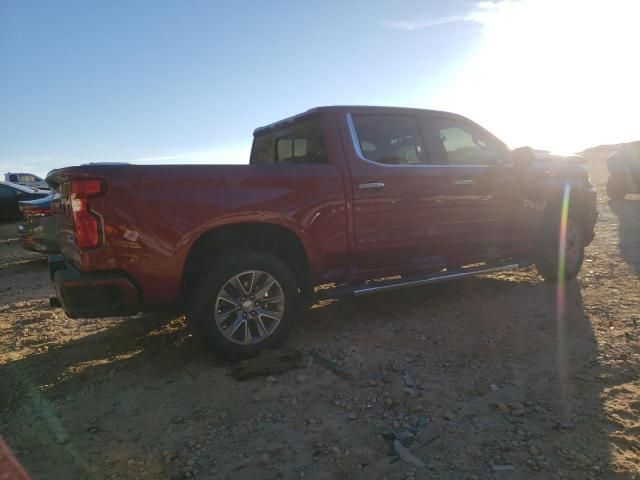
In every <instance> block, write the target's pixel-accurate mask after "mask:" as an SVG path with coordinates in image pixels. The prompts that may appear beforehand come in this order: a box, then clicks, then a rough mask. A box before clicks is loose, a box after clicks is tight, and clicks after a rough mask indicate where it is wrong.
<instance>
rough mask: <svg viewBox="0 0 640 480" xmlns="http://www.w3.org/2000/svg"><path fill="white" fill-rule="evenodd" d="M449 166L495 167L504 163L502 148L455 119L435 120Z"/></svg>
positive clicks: (481, 132)
mask: <svg viewBox="0 0 640 480" xmlns="http://www.w3.org/2000/svg"><path fill="white" fill-rule="evenodd" d="M434 124H435V128H436V129H437V132H436V133H437V135H438V136H439V137H440V141H441V142H442V147H443V149H444V153H445V157H446V160H447V161H448V163H449V164H450V165H496V164H500V163H504V162H505V157H504V149H503V147H502V146H501V145H500V144H499V143H498V142H497V141H496V140H495V139H493V138H491V136H489V135H487V134H486V133H485V132H483V131H482V130H479V129H477V128H474V127H473V126H472V125H466V124H464V123H462V122H458V121H456V120H455V119H454V120H449V119H435V120H434Z"/></svg>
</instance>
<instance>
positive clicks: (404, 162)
mask: <svg viewBox="0 0 640 480" xmlns="http://www.w3.org/2000/svg"><path fill="white" fill-rule="evenodd" d="M47 182H48V183H49V184H50V185H52V186H53V187H54V188H55V189H56V190H57V191H58V192H59V193H60V200H59V201H58V203H57V204H56V205H55V206H54V208H55V210H56V212H57V216H58V221H59V229H60V232H59V235H60V244H61V251H62V255H59V256H52V257H51V258H50V273H51V277H52V280H53V282H54V284H55V288H56V291H57V295H58V298H59V301H60V303H61V304H62V306H63V308H64V310H65V312H66V313H67V314H68V315H69V316H71V317H103V316H111V315H131V314H135V313H136V312H138V311H140V310H143V309H148V308H154V307H159V306H163V305H166V304H174V305H180V306H182V308H183V309H184V311H185V312H186V315H187V320H188V323H189V324H190V325H191V327H192V328H193V330H194V331H195V332H196V333H197V334H199V335H200V336H201V337H202V338H203V339H204V340H205V341H206V342H207V343H208V344H209V345H211V346H212V347H213V348H215V349H216V350H218V351H219V352H220V353H222V354H225V355H227V356H236V357H242V356H247V355H252V354H255V353H256V352H258V351H259V350H260V349H263V348H265V347H272V346H275V345H276V344H277V343H279V342H281V341H282V340H283V339H284V338H285V337H286V335H287V334H288V332H289V331H290V330H291V327H292V324H293V322H294V319H295V317H296V315H297V314H298V312H299V308H300V307H301V306H303V305H308V304H310V302H312V301H313V300H314V298H317V296H318V295H319V294H320V293H321V294H322V295H323V296H325V297H337V296H342V295H364V294H369V293H374V292H379V291H384V290H389V289H396V288H402V287H407V286H413V285H423V284H428V283H433V282H438V281H443V280H450V279H455V278H461V277H465V276H469V275H476V274H481V273H487V272H494V271H498V270H504V269H513V268H517V267H521V266H526V265H531V264H532V263H533V264H535V265H536V267H537V269H538V271H539V272H540V274H541V275H542V276H543V277H544V278H545V279H548V280H555V279H557V278H558V276H561V277H563V278H565V279H570V278H573V277H574V276H575V275H576V274H577V273H578V271H579V270H580V267H581V264H582V260H583V255H584V247H585V246H586V245H587V244H589V243H590V242H591V240H592V239H593V236H594V224H595V221H596V216H597V213H596V208H595V205H596V196H595V191H594V188H593V187H592V185H591V184H590V182H589V178H588V175H587V172H586V170H585V169H584V167H583V166H581V165H580V164H579V163H577V162H576V161H575V158H564V157H553V156H550V155H539V154H538V153H536V152H534V151H533V150H531V149H529V148H527V147H525V148H521V149H516V150H513V151H512V150H509V149H508V148H507V146H506V145H505V144H504V143H502V142H501V141H500V140H498V139H497V138H496V137H494V136H493V135H492V134H491V133H489V132H488V131H486V130H485V129H483V128H482V127H480V126H478V125H477V124H475V123H473V122H472V121H470V120H468V119H466V118H464V117H462V116H460V115H456V114H452V113H445V112H439V111H431V110H420V109H408V108H389V107H359V106H334V107H320V108H314V109H312V110H309V111H307V112H305V113H302V114H300V115H296V116H294V117H291V118H287V119H285V120H282V121H279V122H276V123H273V124H271V125H267V126H265V127H262V128H258V129H256V130H255V132H254V140H253V148H252V152H251V157H250V162H249V165H171V166H161V165H154V166H138V165H89V166H80V167H69V168H63V169H59V170H55V171H53V172H51V173H50V174H49V176H48V177H47ZM562 219H564V221H561V220H562ZM320 285H323V286H324V285H327V286H328V287H323V288H322V289H317V288H316V287H318V286H320Z"/></svg>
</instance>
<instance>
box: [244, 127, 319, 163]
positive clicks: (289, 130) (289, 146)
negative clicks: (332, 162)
mask: <svg viewBox="0 0 640 480" xmlns="http://www.w3.org/2000/svg"><path fill="white" fill-rule="evenodd" d="M249 163H250V164H251V165H318V164H326V163H328V160H327V152H326V149H325V143H324V132H323V129H322V122H321V119H320V116H318V115H314V116H310V117H308V118H303V119H299V120H297V121H296V122H295V123H293V124H286V123H285V124H283V125H282V126H276V127H275V128H273V129H268V130H265V131H264V132H259V133H257V134H256V135H255V137H254V139H253V147H252V149H251V158H250V162H249Z"/></svg>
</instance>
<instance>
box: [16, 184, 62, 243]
mask: <svg viewBox="0 0 640 480" xmlns="http://www.w3.org/2000/svg"><path fill="white" fill-rule="evenodd" d="M52 200H54V195H48V196H46V197H44V198H39V199H36V200H28V201H24V202H20V210H21V211H22V213H23V215H24V223H23V224H22V225H20V226H19V227H18V232H19V233H20V239H21V240H22V246H23V247H24V248H25V249H26V250H32V251H34V252H39V253H44V254H53V253H60V242H59V240H58V221H57V220H56V217H55V216H54V215H53V214H52V208H51V205H52Z"/></svg>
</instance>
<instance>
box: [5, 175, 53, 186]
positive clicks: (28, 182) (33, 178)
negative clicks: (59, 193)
mask: <svg viewBox="0 0 640 480" xmlns="http://www.w3.org/2000/svg"><path fill="white" fill-rule="evenodd" d="M4 181H5V182H11V183H17V184H18V185H24V186H25V187H32V188H38V189H40V190H50V187H49V185H47V182H45V181H44V180H43V179H42V178H40V177H39V176H37V175H34V174H33V173H17V172H8V173H5V174H4Z"/></svg>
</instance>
